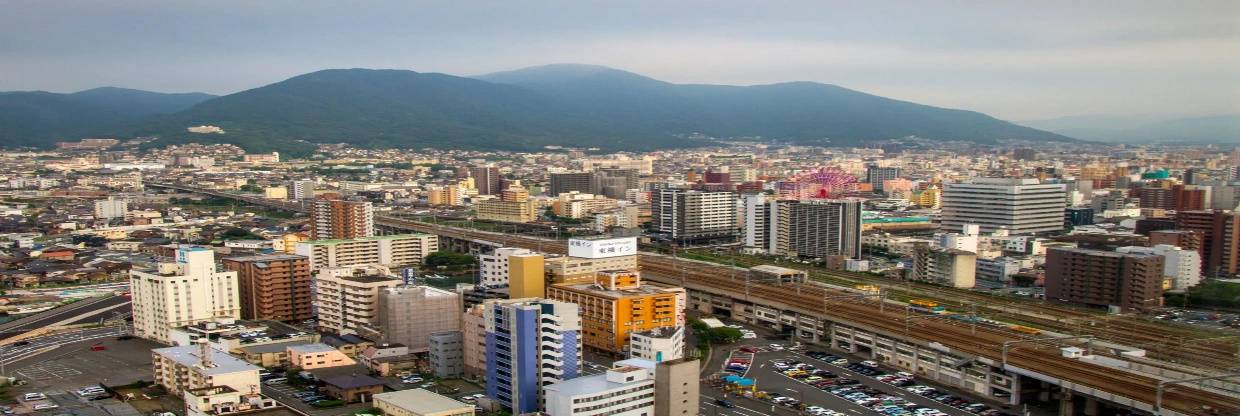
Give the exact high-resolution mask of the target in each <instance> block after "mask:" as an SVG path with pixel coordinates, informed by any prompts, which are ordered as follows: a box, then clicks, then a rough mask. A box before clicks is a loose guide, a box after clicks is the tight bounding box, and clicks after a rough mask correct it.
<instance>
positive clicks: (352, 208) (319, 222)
mask: <svg viewBox="0 0 1240 416" xmlns="http://www.w3.org/2000/svg"><path fill="white" fill-rule="evenodd" d="M374 235H375V214H374V208H373V207H372V206H371V205H370V203H369V202H364V201H341V200H338V199H322V198H320V199H318V200H315V201H314V208H313V209H311V210H310V238H311V239H313V240H332V239H350V238H360V237H371V236H374Z"/></svg>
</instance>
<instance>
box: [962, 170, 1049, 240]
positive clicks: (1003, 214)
mask: <svg viewBox="0 0 1240 416" xmlns="http://www.w3.org/2000/svg"><path fill="white" fill-rule="evenodd" d="M1066 198H1067V192H1066V190H1065V187H1064V185H1063V184H1042V183H1039V182H1038V180H1037V179H1008V178H974V179H973V180H971V181H969V182H963V183H949V184H947V185H946V186H944V188H943V208H942V217H943V222H942V226H943V228H944V229H945V230H950V231H957V230H961V229H963V227H964V226H965V225H966V224H977V225H978V226H979V228H980V229H981V232H983V233H989V232H993V231H995V230H1008V232H1009V233H1010V234H1012V235H1016V234H1033V233H1040V232H1047V231H1059V230H1062V229H1063V222H1064V220H1063V218H1064V217H1063V214H1064V207H1065V204H1066V203H1065V201H1066Z"/></svg>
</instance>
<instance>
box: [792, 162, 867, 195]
mask: <svg viewBox="0 0 1240 416" xmlns="http://www.w3.org/2000/svg"><path fill="white" fill-rule="evenodd" d="M856 183H857V177H856V176H853V175H851V174H849V173H848V172H845V171H844V170H843V169H840V168H837V167H834V166H826V167H820V168H817V169H811V170H807V171H804V172H801V173H798V174H796V175H793V176H791V177H789V178H788V179H787V180H785V181H783V182H780V184H779V194H780V196H781V197H785V198H796V199H807V198H837V197H839V196H840V195H842V194H844V193H845V192H848V191H851V190H853V188H854V184H856Z"/></svg>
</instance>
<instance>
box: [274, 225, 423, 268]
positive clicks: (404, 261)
mask: <svg viewBox="0 0 1240 416" xmlns="http://www.w3.org/2000/svg"><path fill="white" fill-rule="evenodd" d="M436 251H439V237H438V236H435V235H432V234H396V235H381V236H374V237H362V238H354V239H348V240H317V241H303V242H299V243H297V249H296V252H297V254H298V255H302V256H306V257H308V258H309V261H310V270H311V271H315V270H319V269H323V268H328V267H350V266H359V265H380V266H384V267H405V266H415V265H419V264H422V259H424V258H425V257H426V256H427V255H429V254H431V253H434V252H436Z"/></svg>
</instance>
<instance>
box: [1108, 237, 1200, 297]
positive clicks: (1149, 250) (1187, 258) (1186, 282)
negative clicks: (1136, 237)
mask: <svg viewBox="0 0 1240 416" xmlns="http://www.w3.org/2000/svg"><path fill="white" fill-rule="evenodd" d="M1115 251H1116V252H1119V253H1131V254H1154V255H1158V256H1162V258H1163V277H1164V278H1165V279H1166V280H1165V283H1164V284H1163V289H1164V290H1177V291H1181V290H1187V289H1188V288H1191V287H1193V286H1197V284H1199V283H1201V255H1200V254H1199V253H1197V251H1196V250H1188V249H1183V248H1180V247H1176V246H1173V245H1168V244H1155V245H1153V246H1150V247H1141V246H1129V247H1120V248H1118V249H1115Z"/></svg>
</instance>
